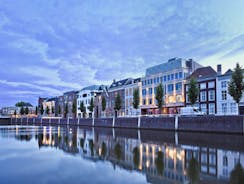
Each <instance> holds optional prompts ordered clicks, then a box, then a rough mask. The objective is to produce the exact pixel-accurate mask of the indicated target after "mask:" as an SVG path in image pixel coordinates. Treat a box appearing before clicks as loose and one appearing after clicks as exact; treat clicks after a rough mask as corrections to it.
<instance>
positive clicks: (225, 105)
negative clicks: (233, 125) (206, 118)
mask: <svg viewBox="0 0 244 184" xmlns="http://www.w3.org/2000/svg"><path fill="white" fill-rule="evenodd" d="M222 113H224V114H226V113H227V103H222Z"/></svg>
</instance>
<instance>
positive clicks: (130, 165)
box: [0, 126, 244, 183]
mask: <svg viewBox="0 0 244 184" xmlns="http://www.w3.org/2000/svg"><path fill="white" fill-rule="evenodd" d="M0 134H1V136H2V137H3V138H4V137H7V138H15V139H16V140H20V141H23V140H24V141H30V140H32V139H33V140H34V139H35V141H36V142H37V144H38V146H39V148H40V149H42V148H44V147H55V148H58V149H60V150H63V151H64V152H66V153H68V154H71V155H81V156H82V158H85V159H88V160H104V161H106V162H111V163H112V164H113V166H114V168H116V167H120V168H123V169H126V170H136V171H139V172H141V173H142V174H144V175H145V176H146V179H147V182H149V183H159V182H165V183H198V182H199V181H206V182H208V181H209V180H211V182H212V183H215V182H216V183H217V182H219V181H221V182H228V181H229V178H231V179H230V180H231V183H238V181H242V182H243V175H242V174H241V173H243V170H241V169H242V168H241V167H243V165H244V153H243V150H242V149H244V148H243V147H242V148H241V146H242V145H241V146H239V147H240V150H233V149H222V148H218V147H216V146H213V145H214V141H213V145H212V144H211V143H210V142H209V146H206V145H205V146H201V144H205V143H204V141H205V140H200V139H199V140H200V141H199V143H197V144H199V145H197V144H195V145H193V144H192V143H191V142H190V143H189V144H187V143H188V142H189V141H182V140H184V139H186V140H187V137H188V136H189V135H188V134H184V135H183V134H182V135H180V134H177V139H176V137H175V134H174V133H166V132H152V131H151V132H148V131H141V132H140V131H139V132H138V131H135V130H114V129H92V128H76V127H18V126H17V127H8V128H0ZM157 134H158V135H159V136H158V138H155V137H157V136H156V135H157ZM153 135H154V136H153ZM191 136H192V139H194V135H193V134H191ZM197 136H198V138H199V136H200V135H197ZM171 137H172V138H171ZM232 138H233V137H232V136H231V137H230V139H232ZM237 138H239V137H237ZM175 140H177V142H174V141H175ZM221 140H225V138H224V137H222V139H221ZM228 140H229V138H228ZM181 142H184V144H183V143H181ZM227 143H230V142H228V141H227ZM219 144H220V145H222V143H219ZM233 144H234V143H233ZM240 144H242V143H240ZM230 146H233V145H231V144H230ZM222 147H225V144H223V145H222ZM237 147H238V146H237ZM231 148H232V147H231ZM234 148H235V147H234ZM233 169H234V170H233ZM232 170H233V171H232Z"/></svg>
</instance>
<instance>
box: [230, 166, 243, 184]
mask: <svg viewBox="0 0 244 184" xmlns="http://www.w3.org/2000/svg"><path fill="white" fill-rule="evenodd" d="M243 181H244V170H243V168H242V166H241V164H240V163H238V164H237V165H236V166H235V168H234V169H233V170H232V171H231V174H230V184H242V183H243Z"/></svg>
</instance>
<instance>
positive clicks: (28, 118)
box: [27, 117, 29, 125]
mask: <svg viewBox="0 0 244 184" xmlns="http://www.w3.org/2000/svg"><path fill="white" fill-rule="evenodd" d="M28 120H29V118H28V117H27V125H28Z"/></svg>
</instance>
